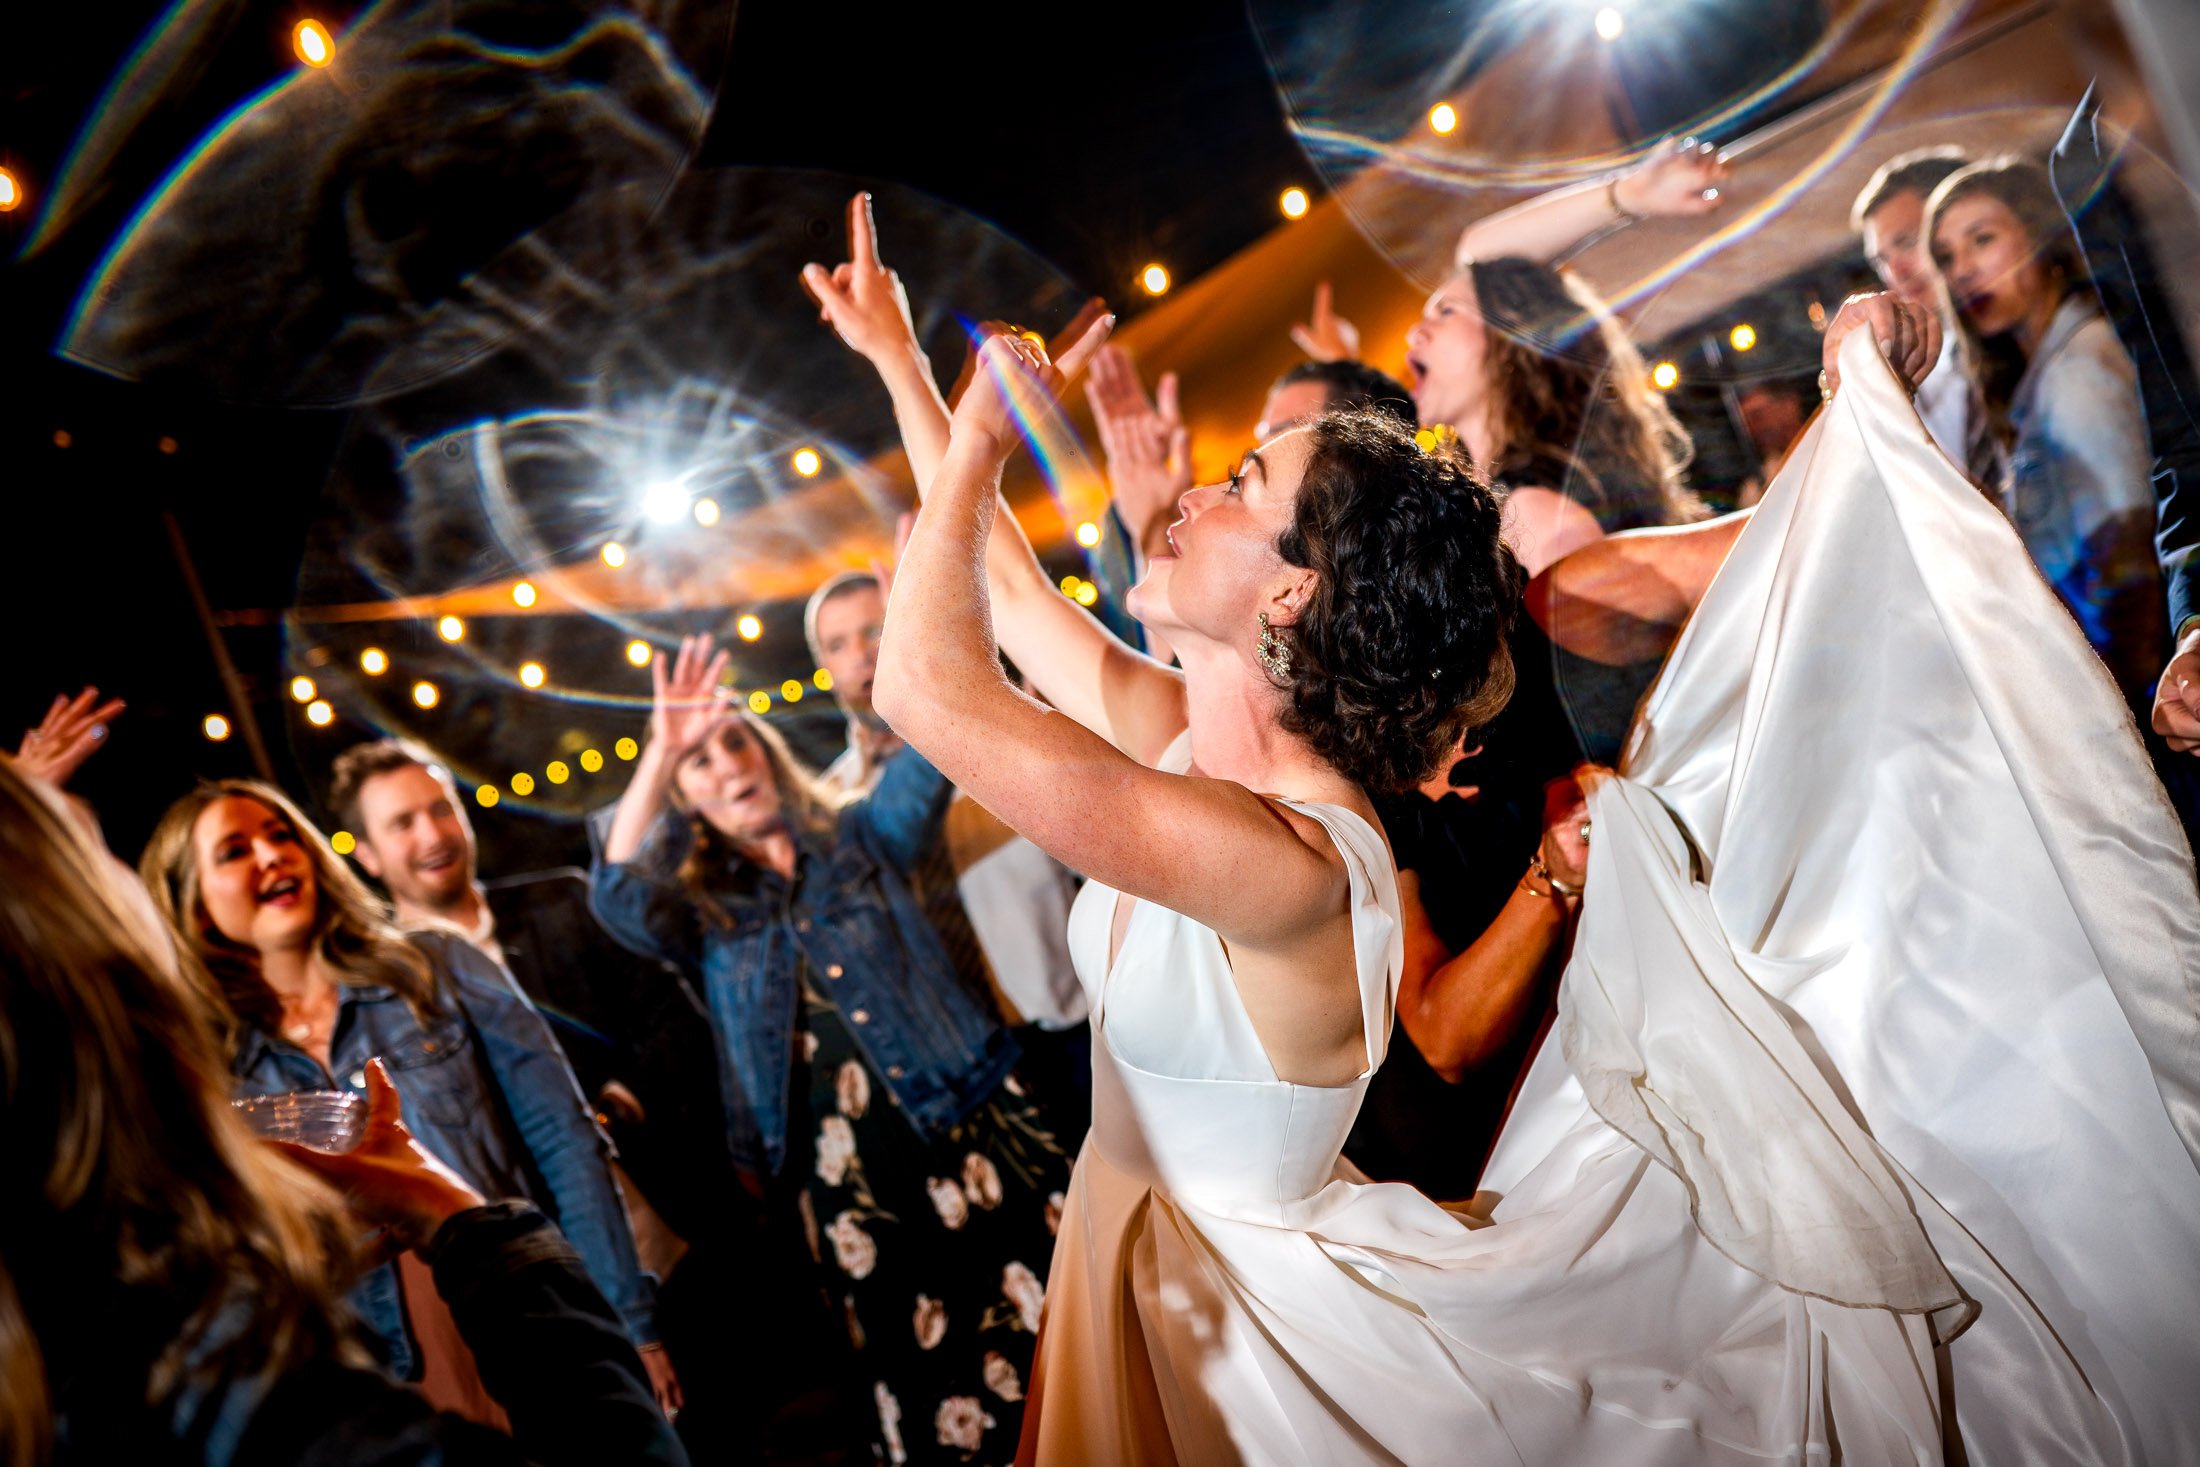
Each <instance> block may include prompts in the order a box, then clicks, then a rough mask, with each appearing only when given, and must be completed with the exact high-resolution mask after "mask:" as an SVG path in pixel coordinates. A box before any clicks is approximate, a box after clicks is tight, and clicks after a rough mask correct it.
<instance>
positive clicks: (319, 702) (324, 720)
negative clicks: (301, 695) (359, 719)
mask: <svg viewBox="0 0 2200 1467" xmlns="http://www.w3.org/2000/svg"><path fill="white" fill-rule="evenodd" d="M335 721H336V710H335V709H334V708H332V707H330V706H329V703H328V700H327V699H326V698H315V699H314V700H313V701H312V702H310V703H308V704H306V722H308V723H310V724H312V725H313V726H314V727H315V728H327V727H328V726H329V725H330V724H332V723H334V722H335Z"/></svg>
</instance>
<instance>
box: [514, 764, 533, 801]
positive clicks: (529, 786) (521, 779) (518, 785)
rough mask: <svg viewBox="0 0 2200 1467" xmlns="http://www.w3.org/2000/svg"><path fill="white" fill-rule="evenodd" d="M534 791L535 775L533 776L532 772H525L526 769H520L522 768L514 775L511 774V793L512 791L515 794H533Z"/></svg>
mask: <svg viewBox="0 0 2200 1467" xmlns="http://www.w3.org/2000/svg"><path fill="white" fill-rule="evenodd" d="M534 792H535V777H534V776H533V775H532V774H529V773H528V772H527V771H526V770H524V769H522V770H521V771H520V772H519V773H517V774H515V775H513V776H512V793H513V794H515V795H531V794H533V793H534Z"/></svg>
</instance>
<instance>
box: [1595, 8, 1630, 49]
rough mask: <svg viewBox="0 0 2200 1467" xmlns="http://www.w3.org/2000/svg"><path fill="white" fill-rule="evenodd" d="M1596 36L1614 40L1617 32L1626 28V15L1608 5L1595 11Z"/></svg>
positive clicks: (1617, 37)
mask: <svg viewBox="0 0 2200 1467" xmlns="http://www.w3.org/2000/svg"><path fill="white" fill-rule="evenodd" d="M1596 24H1597V37H1598V39H1599V40H1605V41H1616V40H1618V39H1619V33H1620V32H1621V31H1624V30H1626V29H1627V17H1626V16H1624V15H1621V14H1620V13H1619V11H1618V10H1616V9H1615V8H1613V7H1612V6H1610V5H1607V6H1605V7H1604V8H1603V9H1602V10H1599V11H1598V12H1597V21H1596Z"/></svg>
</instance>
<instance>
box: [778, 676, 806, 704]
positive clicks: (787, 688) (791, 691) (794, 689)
mask: <svg viewBox="0 0 2200 1467" xmlns="http://www.w3.org/2000/svg"><path fill="white" fill-rule="evenodd" d="M779 696H780V697H782V698H784V699H786V700H787V701H788V702H789V703H799V702H801V701H802V684H801V683H799V682H797V681H795V679H793V678H788V679H787V680H786V681H785V682H783V683H781V684H780V685H779Z"/></svg>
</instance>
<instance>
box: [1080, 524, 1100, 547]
mask: <svg viewBox="0 0 2200 1467" xmlns="http://www.w3.org/2000/svg"><path fill="white" fill-rule="evenodd" d="M1077 543H1078V544H1080V545H1082V546H1084V547H1085V548H1086V549H1087V550H1090V549H1091V548H1092V547H1093V546H1095V545H1097V544H1099V543H1100V527H1099V526H1098V525H1096V524H1094V523H1093V522H1092V521H1091V520H1086V521H1085V522H1084V523H1083V524H1081V525H1079V526H1078V527H1077Z"/></svg>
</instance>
